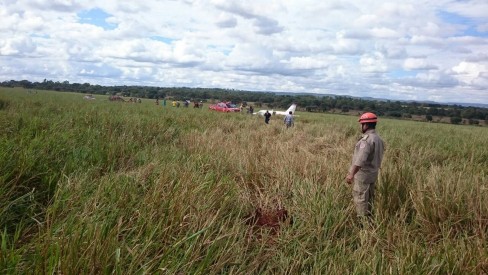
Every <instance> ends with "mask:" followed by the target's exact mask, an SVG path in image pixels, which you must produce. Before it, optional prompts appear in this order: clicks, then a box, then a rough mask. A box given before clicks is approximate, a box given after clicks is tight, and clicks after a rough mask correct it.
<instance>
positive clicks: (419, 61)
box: [403, 58, 437, 70]
mask: <svg viewBox="0 0 488 275" xmlns="http://www.w3.org/2000/svg"><path fill="white" fill-rule="evenodd" d="M403 68H404V69H405V70H432V69H437V66H434V65H432V64H429V63H428V62H427V60H425V58H407V59H406V60H405V62H404V63H403Z"/></svg>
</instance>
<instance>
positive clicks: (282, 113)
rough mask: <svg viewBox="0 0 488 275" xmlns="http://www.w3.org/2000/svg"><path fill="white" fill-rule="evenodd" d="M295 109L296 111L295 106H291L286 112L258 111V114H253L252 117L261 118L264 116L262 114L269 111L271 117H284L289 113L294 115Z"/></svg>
mask: <svg viewBox="0 0 488 275" xmlns="http://www.w3.org/2000/svg"><path fill="white" fill-rule="evenodd" d="M296 109H297V105H296V104H291V106H290V108H288V110H286V111H274V110H259V111H258V112H256V113H253V115H262V116H264V114H265V113H266V111H269V112H270V113H271V115H273V116H274V115H280V116H286V115H287V114H289V113H290V111H291V112H292V114H293V115H294V114H295V110H296Z"/></svg>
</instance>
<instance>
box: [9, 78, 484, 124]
mask: <svg viewBox="0 0 488 275" xmlns="http://www.w3.org/2000/svg"><path fill="white" fill-rule="evenodd" d="M0 86H3V87H23V88H25V89H38V90H53V91H60V92H76V93H85V94H99V95H121V96H125V97H138V98H148V99H156V98H159V99H163V98H169V99H174V100H192V101H200V100H202V101H207V100H212V99H219V100H222V101H231V102H234V103H240V102H254V104H255V105H256V106H257V107H261V106H262V105H264V104H265V105H266V106H267V107H268V108H288V107H289V106H290V105H291V104H292V103H296V104H297V105H298V106H299V108H300V109H302V110H305V111H308V112H335V111H337V110H339V111H340V112H343V113H347V112H349V111H359V112H375V113H377V114H378V115H380V116H388V117H396V118H412V116H424V117H425V120H427V121H432V120H433V117H434V116H435V117H449V118H451V119H450V121H451V123H454V124H459V123H462V122H463V119H465V120H467V122H468V123H469V124H479V120H485V121H488V108H479V107H465V106H461V105H447V104H435V103H424V102H404V101H392V100H386V101H383V100H370V99H361V98H353V97H348V96H331V95H324V96H320V95H315V94H314V95H304V94H297V95H278V94H276V93H273V92H253V91H242V90H234V89H221V88H189V87H149V86H126V85H123V86H101V85H91V84H90V83H83V84H81V83H69V81H63V82H59V81H56V82H54V81H52V80H46V79H44V81H42V82H31V81H28V80H20V81H16V80H9V81H4V82H0Z"/></svg>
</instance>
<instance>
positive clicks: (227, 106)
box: [208, 102, 241, 113]
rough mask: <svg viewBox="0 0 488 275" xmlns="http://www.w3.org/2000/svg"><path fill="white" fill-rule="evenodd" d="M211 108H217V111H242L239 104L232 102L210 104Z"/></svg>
mask: <svg viewBox="0 0 488 275" xmlns="http://www.w3.org/2000/svg"><path fill="white" fill-rule="evenodd" d="M208 108H209V109H210V110H215V111H217V112H224V113H231V112H240V111H241V109H239V107H237V105H235V104H232V103H230V102H219V103H217V104H213V105H210V107H208Z"/></svg>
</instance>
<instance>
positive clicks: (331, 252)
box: [0, 88, 488, 274]
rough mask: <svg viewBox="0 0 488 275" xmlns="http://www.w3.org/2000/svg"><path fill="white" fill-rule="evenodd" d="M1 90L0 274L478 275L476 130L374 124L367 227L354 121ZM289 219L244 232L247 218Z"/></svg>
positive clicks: (480, 195) (484, 228)
mask: <svg viewBox="0 0 488 275" xmlns="http://www.w3.org/2000/svg"><path fill="white" fill-rule="evenodd" d="M82 98H83V95H80V94H71V93H55V92H46V91H39V92H38V93H36V94H33V93H28V92H27V91H26V90H22V89H7V88H1V89H0V129H1V131H0V229H1V230H0V231H1V245H0V273H2V274H10V273H42V274H48V273H49V274H51V273H62V274H84V273H116V274H133V273H149V274H154V273H161V274H173V273H179V272H180V273H182V274H194V273H202V274H208V273H210V274H212V273H234V274H250V273H278V274H283V273H292V274H296V273H306V274H308V273H312V274H328V273H332V274H343V273H381V274H383V273H387V274H390V273H393V274H412V273H413V274H438V273H441V274H451V273H452V274H459V273H462V274H467V273H468V274H469V273H472V274H480V273H486V272H488V246H487V243H488V147H487V144H488V128H486V127H472V126H456V125H448V124H433V123H422V122H413V121H401V120H388V119H381V118H380V122H379V124H378V132H379V134H380V135H381V136H382V138H383V139H384V140H385V142H386V146H387V150H386V153H385V158H384V164H383V168H382V171H381V175H380V179H379V183H378V186H377V197H376V201H375V215H374V224H373V225H372V226H371V227H370V228H366V229H360V228H359V227H358V226H357V225H356V223H355V220H354V209H353V205H352V201H351V200H352V196H351V190H350V186H347V185H346V184H345V181H344V178H345V176H346V173H347V170H348V168H349V164H350V161H351V157H352V152H353V148H354V145H355V143H356V140H357V138H358V137H359V134H360V133H359V126H358V123H357V118H356V117H354V116H344V115H332V114H313V113H299V115H300V117H298V118H297V119H296V122H295V127H294V128H292V129H289V130H287V129H284V127H283V125H282V123H281V118H280V119H279V120H277V119H275V118H272V119H271V124H270V125H265V124H264V121H263V119H262V118H261V117H254V116H251V115H244V114H223V113H214V112H210V111H209V110H208V108H207V106H205V107H204V108H203V109H193V108H178V109H177V108H172V107H170V106H166V107H165V108H163V107H162V106H157V105H155V104H154V102H153V101H152V100H151V101H149V100H143V102H142V103H141V104H131V103H121V102H109V101H108V100H106V99H104V98H103V97H102V96H97V100H93V101H87V100H83V99H82ZM258 208H260V209H262V210H263V211H265V212H271V210H276V209H278V208H284V209H286V210H287V212H288V218H287V219H286V220H284V221H282V222H279V223H275V224H273V226H272V227H271V226H261V227H260V226H252V225H250V222H249V220H250V219H249V216H250V215H252V214H253V213H255V211H256V209H258Z"/></svg>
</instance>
